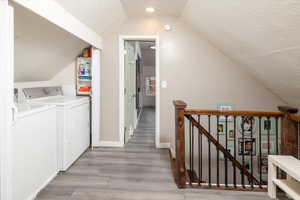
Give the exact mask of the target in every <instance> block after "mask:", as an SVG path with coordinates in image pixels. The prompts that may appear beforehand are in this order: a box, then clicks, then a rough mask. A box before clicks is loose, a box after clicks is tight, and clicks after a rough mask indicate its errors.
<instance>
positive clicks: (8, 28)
mask: <svg viewBox="0 0 300 200" xmlns="http://www.w3.org/2000/svg"><path fill="white" fill-rule="evenodd" d="M13 24H14V23H13V8H12V7H10V6H8V2H7V1H6V0H2V1H0V91H1V92H0V110H1V112H0V143H1V144H0V171H1V173H0V175H1V176H0V178H1V181H0V199H3V200H10V199H11V185H10V184H11V176H10V175H11V172H10V157H11V156H10V132H11V128H12V127H11V125H12V106H13V67H14V64H13V60H14V57H13V56H14V54H13V52H14V26H13Z"/></svg>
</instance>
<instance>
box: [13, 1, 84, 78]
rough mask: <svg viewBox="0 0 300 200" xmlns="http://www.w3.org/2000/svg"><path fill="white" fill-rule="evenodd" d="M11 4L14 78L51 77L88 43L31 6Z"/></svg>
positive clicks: (70, 61)
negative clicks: (13, 34)
mask: <svg viewBox="0 0 300 200" xmlns="http://www.w3.org/2000/svg"><path fill="white" fill-rule="evenodd" d="M11 5H12V6H13V7H14V12H15V82H27V81H47V80H50V79H52V78H53V77H54V76H55V75H56V74H57V73H58V72H60V71H61V70H63V69H64V68H65V67H66V66H68V65H69V64H70V63H72V62H74V60H75V59H76V57H77V56H78V55H79V54H80V52H81V50H82V48H84V47H87V46H88V44H86V43H85V42H83V41H82V40H79V39H78V38H76V37H74V36H73V35H71V34H69V33H67V32H65V31H64V30H62V29H60V28H58V27H57V26H55V25H53V24H51V23H50V22H48V21H47V20H45V19H43V18H41V17H40V16H38V15H35V14H34V13H32V12H30V11H29V10H27V9H25V8H23V7H21V6H19V5H17V4H13V3H11Z"/></svg>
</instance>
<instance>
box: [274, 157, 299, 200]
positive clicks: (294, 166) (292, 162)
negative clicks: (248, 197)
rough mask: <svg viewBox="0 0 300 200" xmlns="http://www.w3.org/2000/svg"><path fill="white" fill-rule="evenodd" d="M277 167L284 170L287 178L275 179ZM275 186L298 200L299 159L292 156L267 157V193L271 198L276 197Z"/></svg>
mask: <svg viewBox="0 0 300 200" xmlns="http://www.w3.org/2000/svg"><path fill="white" fill-rule="evenodd" d="M277 168H279V169H281V170H283V171H284V172H286V174H287V179H277ZM276 187H279V188H280V189H282V190H283V191H284V192H285V193H287V194H288V195H289V196H290V197H291V198H293V199H295V200H300V160H297V159H296V158H294V157H292V156H275V155H270V156H269V157H268V194H269V197H270V198H272V199H276Z"/></svg>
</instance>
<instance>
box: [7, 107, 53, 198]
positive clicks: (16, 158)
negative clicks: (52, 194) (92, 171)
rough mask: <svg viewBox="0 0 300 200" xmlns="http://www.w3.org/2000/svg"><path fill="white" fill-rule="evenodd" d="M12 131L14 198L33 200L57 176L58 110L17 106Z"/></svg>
mask: <svg viewBox="0 0 300 200" xmlns="http://www.w3.org/2000/svg"><path fill="white" fill-rule="evenodd" d="M17 110H18V112H17V114H16V116H15V121H14V124H13V128H12V141H11V142H12V145H11V146H12V150H11V152H12V190H13V191H12V195H13V197H12V199H14V200H27V199H28V200H29V199H34V198H35V196H36V195H37V193H38V192H39V191H40V190H41V189H42V188H43V187H44V186H45V185H46V184H48V183H49V182H50V181H51V180H52V179H53V178H54V177H55V176H56V174H57V172H58V167H57V145H58V144H57V131H56V107H55V106H45V105H28V104H23V105H19V106H18V109H17Z"/></svg>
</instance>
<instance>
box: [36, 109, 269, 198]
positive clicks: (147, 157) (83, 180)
mask: <svg viewBox="0 0 300 200" xmlns="http://www.w3.org/2000/svg"><path fill="white" fill-rule="evenodd" d="M154 127H155V114H154V110H153V109H144V110H143V112H142V115H141V118H140V123H139V125H138V128H137V130H136V131H135V135H134V137H133V138H131V139H130V141H129V143H128V144H127V145H125V147H124V148H98V149H96V150H95V151H89V152H87V153H85V154H84V155H83V156H82V157H81V158H80V159H79V160H78V161H77V162H76V163H75V164H74V166H72V167H71V168H70V169H69V171H67V172H65V173H61V174H59V175H58V176H57V177H56V178H55V179H54V180H53V181H52V182H51V183H50V184H49V185H48V186H47V187H46V188H45V189H44V190H43V191H42V192H41V193H40V195H39V196H38V198H37V199H39V200H54V199H55V200H63V199H64V200H201V199H203V200H238V199H240V198H241V192H231V191H221V190H218V191H217V190H190V189H186V190H179V189H177V187H176V186H175V183H174V181H173V177H172V174H171V169H170V161H169V153H168V151H167V150H165V149H156V148H155V132H154V130H155V128H154ZM242 195H243V199H244V200H265V199H269V198H268V197H267V194H266V193H255V192H242Z"/></svg>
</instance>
